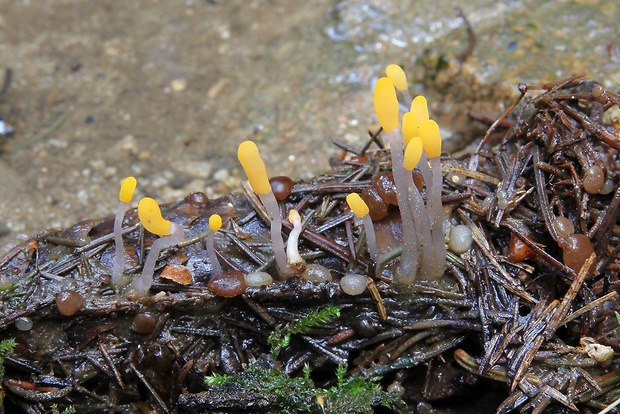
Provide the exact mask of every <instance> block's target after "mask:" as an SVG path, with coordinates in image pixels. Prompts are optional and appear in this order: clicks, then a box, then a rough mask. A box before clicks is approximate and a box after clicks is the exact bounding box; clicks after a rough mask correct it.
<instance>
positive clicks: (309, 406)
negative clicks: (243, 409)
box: [205, 363, 408, 414]
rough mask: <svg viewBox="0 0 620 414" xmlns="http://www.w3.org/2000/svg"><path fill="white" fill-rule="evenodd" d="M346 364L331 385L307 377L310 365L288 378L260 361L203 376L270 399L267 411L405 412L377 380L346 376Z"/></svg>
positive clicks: (330, 413) (212, 383)
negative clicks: (380, 409)
mask: <svg viewBox="0 0 620 414" xmlns="http://www.w3.org/2000/svg"><path fill="white" fill-rule="evenodd" d="M346 372H347V369H346V367H344V366H340V367H338V369H337V370H336V379H337V384H336V385H335V386H333V387H331V388H328V389H324V388H320V387H317V386H316V385H315V384H314V382H313V381H312V379H310V368H309V367H308V366H306V367H304V370H303V375H302V376H300V377H291V376H288V375H286V374H285V373H284V371H283V370H281V369H278V368H275V367H265V366H264V364H262V363H254V364H251V365H250V366H249V367H248V368H247V370H245V371H244V372H242V373H239V374H235V375H230V376H228V375H212V376H209V377H207V378H206V379H205V383H207V384H208V385H210V386H216V387H222V388H223V389H224V390H225V389H226V387H230V388H231V392H232V391H233V390H234V392H238V388H239V387H240V388H241V389H243V391H244V392H246V393H248V394H253V395H261V396H262V397H263V398H264V399H265V400H269V401H273V405H272V406H270V407H269V409H270V411H273V412H278V413H284V414H294V413H309V414H315V413H317V414H318V413H321V414H341V413H350V414H356V413H359V414H362V413H372V412H373V407H377V406H383V407H388V408H395V407H398V408H399V409H400V412H408V409H407V406H406V404H405V403H404V402H403V401H402V400H401V399H400V398H399V397H398V396H395V395H393V394H389V393H387V392H385V391H383V390H382V389H381V386H380V385H379V384H378V382H377V381H378V379H376V378H374V379H370V380H369V379H365V378H363V377H361V376H359V375H353V376H351V377H348V378H345V374H346Z"/></svg>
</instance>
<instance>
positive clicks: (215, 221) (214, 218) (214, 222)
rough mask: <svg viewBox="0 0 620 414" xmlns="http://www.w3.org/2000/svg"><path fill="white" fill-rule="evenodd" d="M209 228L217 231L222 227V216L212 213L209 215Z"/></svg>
mask: <svg viewBox="0 0 620 414" xmlns="http://www.w3.org/2000/svg"><path fill="white" fill-rule="evenodd" d="M209 228H210V229H211V231H212V232H216V231H218V230H219V229H221V228H222V216H220V215H219V214H211V217H209Z"/></svg>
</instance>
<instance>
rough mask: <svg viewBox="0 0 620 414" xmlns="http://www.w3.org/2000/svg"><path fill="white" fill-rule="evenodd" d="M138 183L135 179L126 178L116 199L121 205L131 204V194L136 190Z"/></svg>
mask: <svg viewBox="0 0 620 414" xmlns="http://www.w3.org/2000/svg"><path fill="white" fill-rule="evenodd" d="M137 184H138V182H137V181H136V178H135V177H127V178H125V179H124V180H123V183H122V184H121V191H119V193H118V199H119V200H120V201H121V202H122V203H131V199H132V198H133V192H134V191H135V190H136V185H137Z"/></svg>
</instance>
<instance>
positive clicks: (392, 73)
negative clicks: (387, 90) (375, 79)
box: [385, 64, 409, 91]
mask: <svg viewBox="0 0 620 414" xmlns="http://www.w3.org/2000/svg"><path fill="white" fill-rule="evenodd" d="M385 76H387V77H388V78H389V79H390V80H391V81H392V83H394V87H395V88H396V89H398V90H399V91H404V90H406V89H407V87H408V86H409V85H408V84H407V76H405V72H404V71H403V69H402V68H401V67H400V66H398V65H394V64H391V65H388V67H387V68H385Z"/></svg>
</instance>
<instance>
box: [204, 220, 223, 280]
mask: <svg viewBox="0 0 620 414" xmlns="http://www.w3.org/2000/svg"><path fill="white" fill-rule="evenodd" d="M221 228H222V216H220V215H219V214H212V215H211V217H209V233H208V234H207V256H208V257H209V262H211V274H212V275H213V276H215V275H219V274H220V273H222V266H221V265H220V261H219V260H218V258H217V254H216V253H215V233H217V232H218V230H219V229H221Z"/></svg>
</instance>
